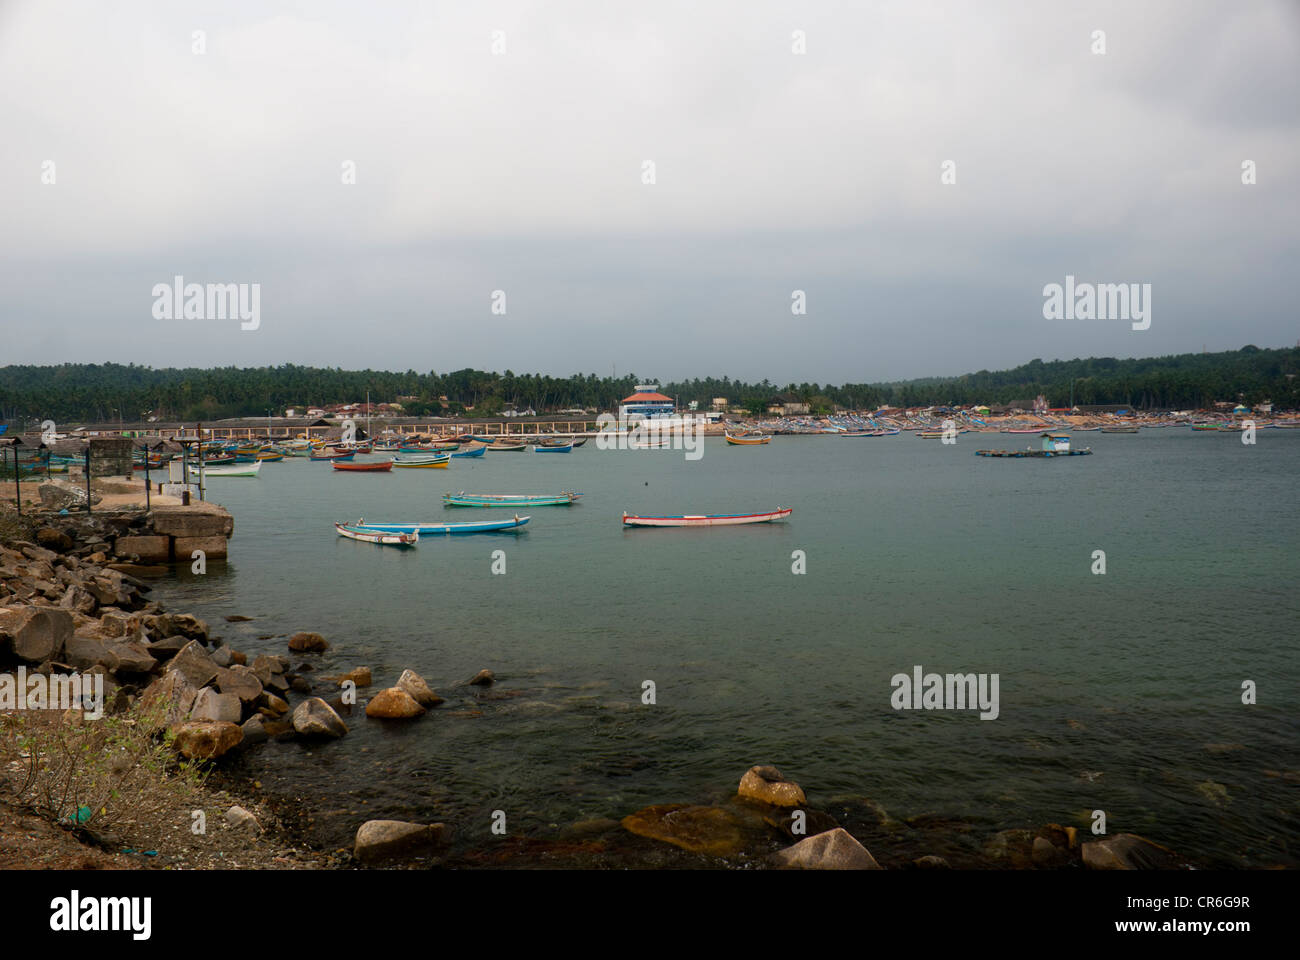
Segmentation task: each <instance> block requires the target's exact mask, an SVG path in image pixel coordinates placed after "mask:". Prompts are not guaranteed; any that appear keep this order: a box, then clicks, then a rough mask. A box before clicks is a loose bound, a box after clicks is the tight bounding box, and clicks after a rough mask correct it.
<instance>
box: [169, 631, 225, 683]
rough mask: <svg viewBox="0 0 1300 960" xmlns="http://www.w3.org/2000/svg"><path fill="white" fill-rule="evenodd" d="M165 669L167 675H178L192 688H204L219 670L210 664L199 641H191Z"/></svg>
mask: <svg viewBox="0 0 1300 960" xmlns="http://www.w3.org/2000/svg"><path fill="white" fill-rule="evenodd" d="M166 669H167V672H168V673H180V674H181V675H182V676H184V677H185V679H186V680H187V681H189V684H190V686H192V687H206V686H207V685H208V684H209V683H211V682H212V681H213V680H215V679H216V678H217V671H218V670H220V669H221V668H220V667H218V666H217V665H216V664H215V663H213V662H212V658H211V657H209V656H208V654H207V651H206V650H204V649H203V644H202V643H201V642H200V641H198V640H191V641H190V642H189V643H187V644H185V646H184V647H182V648H181V650H180V652H179V653H177V654H176V656H174V657H172V658H171V660H169V661H168V662H167V668H166Z"/></svg>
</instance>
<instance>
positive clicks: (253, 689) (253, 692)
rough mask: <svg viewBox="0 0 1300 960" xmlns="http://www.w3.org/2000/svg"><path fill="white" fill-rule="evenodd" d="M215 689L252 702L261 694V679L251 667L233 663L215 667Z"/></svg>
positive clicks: (243, 700) (244, 701)
mask: <svg viewBox="0 0 1300 960" xmlns="http://www.w3.org/2000/svg"><path fill="white" fill-rule="evenodd" d="M216 682H217V689H218V690H220V691H221V692H222V693H230V694H234V695H235V696H236V697H238V698H239V699H240V700H241V701H242V702H243V703H252V702H253V701H255V700H256V699H257V698H258V697H260V696H261V695H262V681H261V680H259V679H257V674H256V673H254V672H253V670H252V668H250V667H245V666H241V665H240V664H237V663H236V664H234V665H232V666H230V667H217V681H216Z"/></svg>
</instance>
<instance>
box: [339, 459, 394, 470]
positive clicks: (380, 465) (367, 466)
mask: <svg viewBox="0 0 1300 960" xmlns="http://www.w3.org/2000/svg"><path fill="white" fill-rule="evenodd" d="M333 467H334V469H335V470H344V471H347V472H350V473H386V472H388V471H389V470H392V469H393V461H392V460H381V461H378V462H376V463H342V462H340V461H338V460H335V461H334V463H333Z"/></svg>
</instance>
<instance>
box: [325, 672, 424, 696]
mask: <svg viewBox="0 0 1300 960" xmlns="http://www.w3.org/2000/svg"><path fill="white" fill-rule="evenodd" d="M402 676H406V674H405V673H404V674H402ZM349 680H351V681H352V683H353V684H354V685H355V686H358V687H368V686H370V684H371V683H373V682H374V681H373V680H371V677H370V668H369V667H356V668H355V669H352V670H349V671H348V672H347V673H345V674H343V675H342V676H340V677H336V678H335V679H334V685H335V686H336V687H341V686H343V684H345V683H347V682H348V681H349ZM397 685H398V686H399V687H400V686H401V685H402V681H401V680H398V681H397ZM407 692H408V693H410V691H409V690H408V691H407Z"/></svg>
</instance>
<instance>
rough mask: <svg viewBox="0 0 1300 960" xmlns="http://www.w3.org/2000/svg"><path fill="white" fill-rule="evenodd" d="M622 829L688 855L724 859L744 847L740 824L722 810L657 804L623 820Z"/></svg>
mask: <svg viewBox="0 0 1300 960" xmlns="http://www.w3.org/2000/svg"><path fill="white" fill-rule="evenodd" d="M622 822H623V828H624V829H625V830H627V831H629V832H631V833H635V834H636V835H637V836H639V837H649V838H650V839H652V840H662V841H663V842H664V843H671V844H673V846H676V847H681V848H682V849H683V850H689V851H690V852H691V853H705V854H709V855H710V856H714V857H725V856H729V855H730V854H733V853H736V852H738V851H739V850H740V849H741V847H743V846H744V837H743V836H742V834H741V830H740V824H739V823H738V822H737V820H736V818H735V817H734V816H732V814H731V813H729V812H728V811H726V810H724V809H722V808H721V807H701V806H691V805H690V804H685V803H669V804H658V805H656V806H651V807H646V808H645V809H644V810H638V811H637V812H636V813H633V814H629V815H628V816H626V817H624V818H623V821H622Z"/></svg>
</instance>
